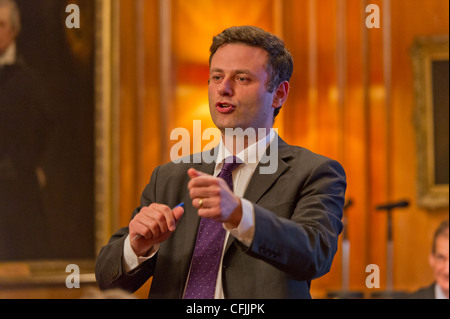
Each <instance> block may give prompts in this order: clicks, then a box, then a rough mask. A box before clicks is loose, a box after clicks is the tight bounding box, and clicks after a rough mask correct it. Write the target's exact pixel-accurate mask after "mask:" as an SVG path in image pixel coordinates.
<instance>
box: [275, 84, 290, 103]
mask: <svg viewBox="0 0 450 319" xmlns="http://www.w3.org/2000/svg"><path fill="white" fill-rule="evenodd" d="M288 94H289V82H288V81H284V82H282V83H281V84H280V85H279V86H278V88H277V89H276V90H275V95H274V96H273V102H272V107H273V108H274V109H278V108H280V107H282V106H283V104H284V102H286V99H287V97H288Z"/></svg>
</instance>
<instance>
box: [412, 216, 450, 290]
mask: <svg viewBox="0 0 450 319" xmlns="http://www.w3.org/2000/svg"><path fill="white" fill-rule="evenodd" d="M448 229H449V228H448V220H445V221H443V222H442V223H441V224H440V225H439V227H438V228H437V229H436V231H435V233H434V236H433V245H432V247H431V253H430V255H429V257H428V261H429V263H430V267H431V269H432V270H433V276H434V282H433V283H432V284H431V285H430V286H428V287H423V288H420V289H419V290H418V291H416V292H414V293H412V294H410V295H409V296H408V298H410V299H449V287H448V272H449V269H448V268H449V264H448V246H449V233H448Z"/></svg>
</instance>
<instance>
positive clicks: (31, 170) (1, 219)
mask: <svg viewBox="0 0 450 319" xmlns="http://www.w3.org/2000/svg"><path fill="white" fill-rule="evenodd" d="M20 30H21V21H20V13H19V9H18V7H17V4H16V3H15V2H14V1H13V0H0V261H4V260H9V261H10V260H24V259H40V258H45V257H46V256H48V253H49V241H48V240H47V235H48V226H47V223H46V217H45V214H44V205H43V198H42V186H43V184H45V174H44V171H43V170H42V168H41V166H40V159H41V156H42V154H43V150H44V145H45V142H46V139H47V134H48V129H49V126H50V125H51V122H50V120H49V118H48V116H47V115H46V113H45V112H44V103H45V95H44V89H43V84H42V81H40V80H39V78H38V77H37V76H36V74H35V73H34V72H33V70H32V69H31V68H30V67H29V66H27V65H26V64H25V62H24V61H23V59H22V58H21V57H20V56H19V54H18V52H17V51H18V50H17V46H16V38H17V37H18V35H19V33H20Z"/></svg>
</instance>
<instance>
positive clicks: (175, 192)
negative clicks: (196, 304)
mask: <svg viewBox="0 0 450 319" xmlns="http://www.w3.org/2000/svg"><path fill="white" fill-rule="evenodd" d="M292 72H293V61H292V56H291V54H290V53H289V51H288V50H287V49H286V48H285V47H284V43H283V42H282V41H281V40H280V39H279V38H278V37H276V36H274V35H272V34H270V33H268V32H265V31H263V30H261V29H259V28H256V27H249V26H244V27H232V28H229V29H226V30H225V31H223V32H222V33H221V34H219V35H218V36H216V37H214V39H213V44H212V46H211V56H210V79H209V106H210V113H211V117H212V119H213V121H214V123H215V125H216V126H217V127H218V128H219V130H220V131H221V133H222V139H221V141H220V143H219V145H218V146H217V147H216V148H214V149H213V150H212V151H208V152H203V153H201V154H200V155H199V154H194V155H192V156H190V157H188V158H184V159H182V160H181V161H177V163H175V162H171V163H168V164H166V165H162V166H160V167H158V168H156V169H155V170H154V172H153V174H152V177H151V179H150V183H149V184H148V185H147V186H146V188H145V189H144V191H143V193H142V197H141V203H140V207H138V208H137V209H136V210H135V211H134V213H133V217H132V220H131V222H130V224H129V227H125V228H123V229H120V230H119V231H118V232H116V233H115V234H114V235H113V236H112V238H111V239H110V241H109V242H108V244H107V245H106V246H105V247H103V248H102V250H101V251H100V254H99V256H98V261H97V265H96V277H97V281H98V283H99V286H100V288H101V289H110V288H122V289H126V290H129V291H135V290H136V289H138V288H139V287H140V286H141V285H142V284H143V283H144V282H146V281H147V280H148V279H149V278H150V277H151V276H153V281H152V286H151V289H150V294H149V298H195V296H197V295H196V294H191V289H192V286H195V285H196V284H195V283H192V282H191V280H192V281H194V279H193V278H194V277H196V274H197V271H196V267H197V265H198V262H197V258H200V257H201V256H200V257H199V256H198V255H199V254H197V249H199V246H200V244H199V242H200V241H201V240H200V238H202V236H204V232H203V231H202V230H203V229H204V228H202V227H203V226H202V225H203V223H204V222H211V221H212V220H213V221H215V222H217V223H219V224H220V228H225V229H226V234H225V244H224V245H223V246H222V247H220V248H217V249H216V250H219V252H220V261H219V265H216V266H214V267H217V268H214V271H213V277H215V278H214V279H213V280H212V285H213V286H214V287H213V293H212V294H211V295H210V297H207V298H310V297H311V296H310V292H309V288H310V284H311V280H313V279H315V278H318V277H320V276H322V275H324V274H326V273H327V272H328V271H329V269H330V267H331V264H332V260H333V257H334V255H335V253H336V250H337V241H338V235H339V234H340V232H341V231H342V222H341V218H342V209H343V205H344V195H345V189H346V181H345V173H344V170H343V169H342V167H341V166H340V165H339V163H337V162H336V161H333V160H331V159H328V158H326V157H323V156H320V155H317V154H314V153H312V152H310V151H308V150H306V149H304V148H301V147H296V146H291V145H288V144H287V143H285V142H284V141H283V140H282V139H281V138H280V137H279V136H278V135H277V134H276V133H275V131H274V130H273V129H272V126H273V123H274V119H275V117H276V115H277V114H278V112H279V110H280V108H281V107H282V105H283V104H284V102H285V101H286V98H287V96H288V92H289V80H290V77H291V75H292ZM251 133H253V134H254V136H251V135H252V134H251ZM250 137H254V139H253V138H250ZM253 141H256V142H253ZM233 155H234V156H237V158H238V160H236V161H240V162H243V164H241V165H239V166H238V167H237V168H235V169H234V170H233V171H232V181H230V182H228V180H229V179H228V178H225V177H223V178H222V176H223V175H221V174H222V172H223V171H224V170H226V168H225V166H226V163H227V159H228V158H229V156H233ZM199 158H200V159H201V161H199V160H198V159H199ZM211 158H212V159H213V161H210V160H209V159H211ZM218 175H220V176H221V177H218ZM230 183H231V184H230ZM180 202H184V203H185V206H184V208H182V207H176V208H173V207H175V206H176V205H177V204H178V203H180ZM208 234H209V233H208ZM206 237H207V236H206ZM213 244H215V242H214V243H211V245H213ZM200 255H201V254H200ZM202 262H205V261H202ZM200 264H201V263H200ZM205 273H206V271H205ZM205 276H206V275H205ZM208 289H209V287H208ZM205 298H206V297H205Z"/></svg>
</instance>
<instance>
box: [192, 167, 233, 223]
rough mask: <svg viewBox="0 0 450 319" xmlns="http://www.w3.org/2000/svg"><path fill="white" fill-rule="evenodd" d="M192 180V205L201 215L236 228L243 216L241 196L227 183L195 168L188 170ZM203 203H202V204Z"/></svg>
mask: <svg viewBox="0 0 450 319" xmlns="http://www.w3.org/2000/svg"><path fill="white" fill-rule="evenodd" d="M188 175H189V177H190V178H191V180H190V181H189V183H188V189H189V195H190V197H191V199H192V205H193V206H194V207H195V208H198V215H199V216H200V217H205V218H212V219H215V220H216V221H219V222H222V223H225V224H226V225H227V227H229V228H236V227H237V226H238V225H239V223H240V221H241V218H242V206H241V200H240V198H239V197H237V196H236V195H234V193H233V192H232V191H231V190H230V188H229V187H228V185H227V183H226V182H225V181H224V180H223V179H222V178H218V177H214V176H211V175H208V174H205V173H202V172H199V171H197V170H195V169H193V168H191V169H189V170H188ZM200 204H201V205H200Z"/></svg>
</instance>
